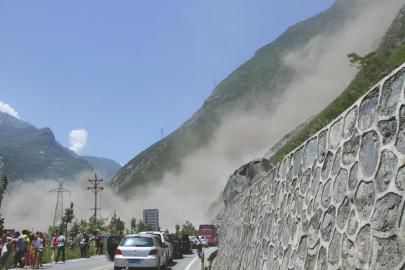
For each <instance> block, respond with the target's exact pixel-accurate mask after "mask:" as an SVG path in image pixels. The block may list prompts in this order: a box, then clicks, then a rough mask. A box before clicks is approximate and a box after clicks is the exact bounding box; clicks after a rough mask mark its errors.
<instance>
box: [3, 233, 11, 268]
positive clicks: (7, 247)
mask: <svg viewBox="0 0 405 270" xmlns="http://www.w3.org/2000/svg"><path fill="white" fill-rule="evenodd" d="M1 240H2V241H1V243H2V246H1V256H0V266H1V267H3V269H4V270H8V258H9V257H10V254H11V248H12V247H11V244H12V243H13V242H14V239H13V238H11V235H10V233H8V232H7V233H3V235H2V239H1Z"/></svg>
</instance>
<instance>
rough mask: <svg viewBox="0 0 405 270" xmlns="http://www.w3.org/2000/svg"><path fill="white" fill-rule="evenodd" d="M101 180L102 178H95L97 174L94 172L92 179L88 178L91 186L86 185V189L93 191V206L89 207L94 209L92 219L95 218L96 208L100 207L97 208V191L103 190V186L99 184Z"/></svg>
mask: <svg viewBox="0 0 405 270" xmlns="http://www.w3.org/2000/svg"><path fill="white" fill-rule="evenodd" d="M103 181H104V180H103V179H97V174H94V179H89V182H90V183H91V184H92V186H90V187H88V188H87V189H88V190H91V191H93V192H94V208H90V210H94V219H97V210H100V208H97V193H98V192H99V191H102V190H104V188H103V187H102V186H101V182H103Z"/></svg>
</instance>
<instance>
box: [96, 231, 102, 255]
mask: <svg viewBox="0 0 405 270" xmlns="http://www.w3.org/2000/svg"><path fill="white" fill-rule="evenodd" d="M94 244H95V245H96V254H95V255H99V256H100V255H101V249H102V247H103V239H102V237H101V234H97V236H96V239H95V240H94Z"/></svg>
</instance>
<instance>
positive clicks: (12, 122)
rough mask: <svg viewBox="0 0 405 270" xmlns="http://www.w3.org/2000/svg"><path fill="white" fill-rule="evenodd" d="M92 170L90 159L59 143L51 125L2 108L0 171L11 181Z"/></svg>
mask: <svg viewBox="0 0 405 270" xmlns="http://www.w3.org/2000/svg"><path fill="white" fill-rule="evenodd" d="M85 171H93V168H92V167H91V166H90V165H89V163H88V162H87V161H85V160H83V159H81V158H80V157H79V156H77V155H76V154H75V153H73V152H72V151H70V150H69V149H67V148H65V147H63V146H62V145H60V144H59V143H58V142H57V141H56V140H55V136H54V134H53V132H52V131H51V130H50V129H49V128H43V129H38V128H36V127H34V126H33V125H31V124H29V123H27V122H24V121H22V120H20V119H17V118H14V117H13V116H11V115H8V114H6V113H2V112H0V174H7V175H8V177H9V179H10V181H11V182H13V181H15V180H24V181H33V180H35V179H73V177H75V176H77V174H79V173H82V172H85Z"/></svg>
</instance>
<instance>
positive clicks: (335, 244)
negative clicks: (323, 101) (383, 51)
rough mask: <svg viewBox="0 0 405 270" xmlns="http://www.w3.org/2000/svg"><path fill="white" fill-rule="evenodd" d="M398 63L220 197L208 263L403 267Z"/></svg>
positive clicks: (403, 159)
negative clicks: (238, 189)
mask: <svg viewBox="0 0 405 270" xmlns="http://www.w3.org/2000/svg"><path fill="white" fill-rule="evenodd" d="M404 86H405V64H404V65H403V66H401V67H400V68H398V69H397V70H395V71H394V72H393V73H392V74H390V75H389V76H387V77H386V78H385V79H384V80H382V81H381V82H380V83H379V84H377V85H376V86H375V87H373V88H372V89H371V90H370V91H369V92H368V93H367V94H366V95H365V96H364V97H362V98H361V99H359V100H358V101H357V102H356V103H355V104H354V105H353V106H351V107H350V108H349V109H347V110H346V111H345V112H344V113H343V114H342V115H341V116H339V117H338V118H337V119H336V120H335V121H334V122H333V123H331V124H330V125H328V126H326V127H325V128H324V129H323V130H321V131H320V132H318V133H317V134H316V135H315V136H313V137H312V138H311V139H309V140H308V141H307V142H306V143H304V144H303V145H301V146H300V147H299V148H298V149H296V150H295V151H294V152H292V153H290V154H289V155H288V156H287V157H285V159H284V160H283V161H282V162H281V163H280V164H278V165H277V166H276V167H275V168H274V169H273V170H271V171H270V173H268V174H267V175H266V176H265V177H264V178H263V179H261V180H260V181H258V182H256V183H255V184H254V185H253V186H252V187H251V188H249V189H247V190H246V191H245V192H244V193H242V194H241V195H240V196H238V197H236V198H235V199H233V200H232V202H230V203H228V205H227V207H226V208H225V209H224V211H223V212H222V214H221V216H220V235H219V237H220V238H219V253H218V257H217V259H216V261H215V269H216V270H222V269H224V270H225V269H227V270H228V269H229V270H230V269H232V270H239V269H241V270H244V269H246V270H262V269H263V270H270V269H276V270H278V269H282V270H285V269H318V270H325V269H389V270H395V269H398V270H404V269H405V212H404V211H405V206H404V202H405V102H404V95H405V93H404V92H405V87H404Z"/></svg>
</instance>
